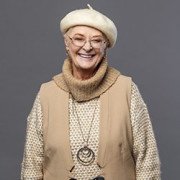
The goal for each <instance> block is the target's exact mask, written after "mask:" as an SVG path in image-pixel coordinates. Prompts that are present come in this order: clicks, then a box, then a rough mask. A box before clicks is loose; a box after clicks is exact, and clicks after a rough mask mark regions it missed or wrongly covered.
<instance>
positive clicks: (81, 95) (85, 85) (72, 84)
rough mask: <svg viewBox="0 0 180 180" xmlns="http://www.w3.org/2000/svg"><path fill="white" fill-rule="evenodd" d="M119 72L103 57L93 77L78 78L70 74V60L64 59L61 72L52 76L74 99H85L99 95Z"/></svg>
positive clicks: (111, 83) (112, 82) (114, 79)
mask: <svg viewBox="0 0 180 180" xmlns="http://www.w3.org/2000/svg"><path fill="white" fill-rule="evenodd" d="M119 75H120V72H119V71H118V70H116V69H114V68H112V67H109V66H108V63H107V59H103V60H102V61H101V63H100V64H99V67H98V69H97V71H96V73H95V74H94V76H93V77H91V78H89V79H87V80H79V79H77V78H75V77H74V76H73V74H72V65H71V60H69V59H66V60H65V61H64V64H63V67H62V73H61V74H58V75H56V76H54V77H53V79H54V80H55V82H56V84H57V85H58V86H59V87H60V88H61V89H63V90H65V91H67V92H70V93H71V94H72V96H73V98H74V99H75V100H76V101H87V100H90V99H93V98H95V97H98V96H100V95H101V94H102V93H104V92H105V91H106V90H107V89H109V88H110V87H111V86H112V85H113V84H114V83H115V81H116V79H117V78H118V76H119Z"/></svg>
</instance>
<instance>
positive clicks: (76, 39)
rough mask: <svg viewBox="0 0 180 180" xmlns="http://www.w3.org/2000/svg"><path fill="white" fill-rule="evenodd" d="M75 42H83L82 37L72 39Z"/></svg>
mask: <svg viewBox="0 0 180 180" xmlns="http://www.w3.org/2000/svg"><path fill="white" fill-rule="evenodd" d="M73 39H74V40H75V41H84V38H83V37H73Z"/></svg>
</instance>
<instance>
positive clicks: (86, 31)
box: [68, 26, 103, 36]
mask: <svg viewBox="0 0 180 180" xmlns="http://www.w3.org/2000/svg"><path fill="white" fill-rule="evenodd" d="M68 34H69V35H75V34H81V35H84V36H103V33H102V32H101V31H99V30H98V29H95V28H93V27H89V26H74V27H72V28H70V29H69V30H68Z"/></svg>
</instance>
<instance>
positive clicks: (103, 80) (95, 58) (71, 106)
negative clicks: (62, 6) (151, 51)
mask: <svg viewBox="0 0 180 180" xmlns="http://www.w3.org/2000/svg"><path fill="white" fill-rule="evenodd" d="M88 7H89V8H87V9H80V10H75V11H72V12H70V13H69V14H67V15H66V16H65V17H64V18H63V19H62V20H61V23H60V28H61V32H62V33H63V35H64V42H65V47H66V52H67V59H66V60H65V61H64V64H63V67H62V72H61V73H60V74H58V75H56V76H54V77H53V79H52V80H51V81H49V82H46V83H43V84H42V85H41V87H40V90H39V92H38V93H37V96H36V99H35V101H34V104H33V108H32V110H31V112H30V114H29V116H28V118H27V136H26V143H25V149H24V157H23V162H22V171H21V179H23V180H40V179H43V180H66V179H77V180H89V179H106V180H135V179H137V180H147V179H152V180H157V179H160V162H159V156H158V151H157V145H156V141H155V138H154V133H153V129H152V125H151V122H150V117H149V114H148V110H147V106H146V104H145V103H144V101H143V99H142V97H141V94H140V92H139V90H138V87H137V85H136V84H135V83H134V82H133V81H132V78H131V77H127V76H125V75H122V74H121V73H120V72H119V71H118V70H116V69H114V68H112V67H109V66H108V60H107V57H106V50H107V48H111V47H113V46H114V44H115V42H116V38H117V29H116V26H115V24H114V23H113V22H112V21H111V20H110V19H109V18H108V17H106V16H105V15H103V14H102V13H100V12H98V11H96V10H94V9H92V8H91V7H90V6H88Z"/></svg>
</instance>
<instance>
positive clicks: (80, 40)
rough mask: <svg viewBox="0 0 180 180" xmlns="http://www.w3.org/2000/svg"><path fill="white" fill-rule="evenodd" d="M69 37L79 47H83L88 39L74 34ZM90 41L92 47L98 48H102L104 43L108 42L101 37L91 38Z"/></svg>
mask: <svg viewBox="0 0 180 180" xmlns="http://www.w3.org/2000/svg"><path fill="white" fill-rule="evenodd" d="M66 35H67V34H66ZM67 36H68V35H67ZM68 37H69V39H70V40H71V42H72V43H73V44H74V45H75V46H77V47H83V46H84V45H85V44H86V43H87V40H86V38H85V37H79V36H73V37H70V36H68ZM88 42H89V43H90V45H91V47H92V48H96V49H99V48H101V47H102V46H103V45H105V44H106V43H107V41H105V40H104V39H103V38H101V37H94V38H91V39H90V40H89V41H88Z"/></svg>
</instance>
